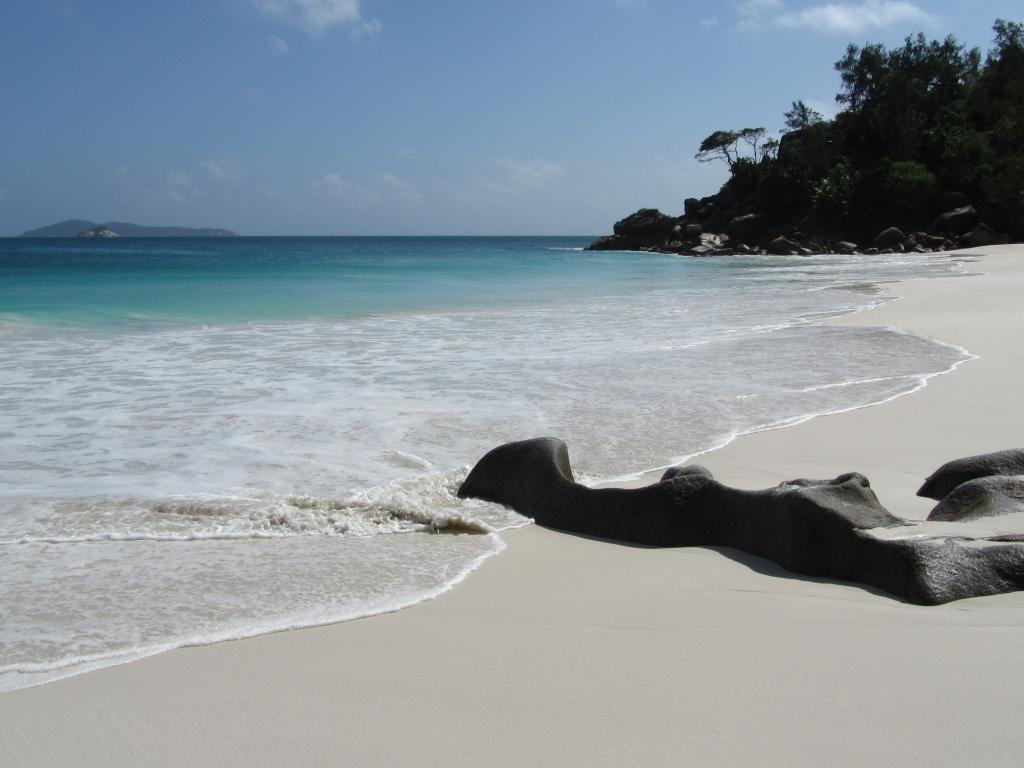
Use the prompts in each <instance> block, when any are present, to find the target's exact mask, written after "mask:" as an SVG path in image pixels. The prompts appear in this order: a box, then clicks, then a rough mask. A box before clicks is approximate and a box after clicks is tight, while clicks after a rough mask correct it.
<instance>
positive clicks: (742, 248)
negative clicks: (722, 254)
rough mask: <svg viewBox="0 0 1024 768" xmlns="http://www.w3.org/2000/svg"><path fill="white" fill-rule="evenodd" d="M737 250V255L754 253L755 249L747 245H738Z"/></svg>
mask: <svg viewBox="0 0 1024 768" xmlns="http://www.w3.org/2000/svg"><path fill="white" fill-rule="evenodd" d="M735 250H736V252H737V253H753V252H754V249H753V248H751V247H750V246H749V245H747V244H746V243H736V246H735Z"/></svg>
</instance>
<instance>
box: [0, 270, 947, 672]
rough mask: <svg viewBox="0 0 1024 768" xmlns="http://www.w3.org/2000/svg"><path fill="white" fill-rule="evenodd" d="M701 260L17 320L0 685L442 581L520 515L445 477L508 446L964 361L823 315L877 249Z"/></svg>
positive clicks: (647, 447)
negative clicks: (504, 282) (285, 302)
mask: <svg viewBox="0 0 1024 768" xmlns="http://www.w3.org/2000/svg"><path fill="white" fill-rule="evenodd" d="M939 266H940V265H939V264H938V263H935V264H930V263H929V262H927V261H925V260H923V259H919V260H915V259H913V258H906V259H903V260H901V261H898V262H897V261H893V262H891V263H888V264H886V265H884V266H883V267H881V268H885V269H892V270H895V272H893V273H891V274H892V275H893V276H913V275H920V274H928V273H929V270H932V269H934V270H938V269H939ZM692 268H693V269H694V270H697V271H698V272H699V275H698V272H695V273H694V274H693V275H690V276H689V278H688V280H687V281H683V282H680V283H678V284H671V285H661V284H655V283H652V282H651V280H650V279H648V280H647V281H646V282H644V281H643V280H638V282H637V284H636V285H633V284H632V283H629V284H624V285H623V286H618V285H616V286H610V287H608V290H607V291H603V290H602V291H595V295H594V296H591V297H590V298H580V299H575V300H572V301H571V302H570V303H566V302H562V303H559V304H546V303H544V302H532V301H531V302H525V303H524V304H522V305H521V306H519V307H518V308H515V309H501V308H495V309H493V310H487V311H484V310H478V311H474V312H437V313H417V314H406V315H391V316H383V317H366V318H359V319H353V320H344V321H339V320H321V321H302V322H291V323H241V324H235V325H219V326H197V327H191V328H177V329H174V330H173V331H172V330H161V329H152V330H148V331H135V330H128V331H124V330H110V331H96V330H92V331H90V330H82V329H79V330H74V331H69V330H67V329H63V330H62V329H46V328H40V327H37V326H33V327H32V328H14V329H10V328H8V329H6V330H5V331H4V333H3V347H4V350H3V351H4V361H5V369H4V377H5V381H4V384H5V387H4V390H3V391H2V392H0V435H3V438H2V439H3V440H4V443H5V450H4V455H3V456H2V457H0V544H2V545H3V546H2V549H0V552H2V555H3V557H0V583H4V584H5V590H4V591H2V592H0V614H2V615H3V616H4V622H3V624H2V626H0V667H2V668H6V669H8V671H9V672H10V675H8V677H7V679H4V678H2V677H0V688H2V687H4V686H7V685H12V684H13V683H10V682H9V681H10V680H12V679H17V680H26V679H28V677H18V676H19V675H28V676H29V677H32V679H38V680H44V679H50V678H49V677H47V675H50V674H51V673H52V672H53V671H54V670H57V669H58V668H61V669H63V668H66V669H74V670H81V669H85V668H87V667H89V666H90V665H106V664H108V663H116V661H110V660H111V659H114V660H118V659H119V660H125V659H128V658H134V657H137V656H138V655H140V654H143V655H144V654H148V653H151V652H156V650H160V649H163V648H167V647H177V646H178V645H183V644H191V643H195V642H212V641H213V640H216V639H220V638H223V637H228V636H232V637H233V636H246V635H247V634H256V633H258V632H261V631H272V630H273V629H276V628H286V627H290V626H304V625H309V624H312V623H323V622H327V621H334V620H338V619H339V618H344V617H348V616H355V615H366V614H367V613H372V612H379V611H380V610H391V609H393V608H395V607H398V606H401V605H406V604H410V602H415V601H417V600H420V599H425V598H424V596H429V595H434V594H437V593H439V590H443V589H447V588H448V587H450V585H451V583H453V579H455V578H456V577H457V578H462V577H463V576H464V575H465V574H466V573H468V572H469V571H468V570H467V569H470V568H471V566H472V565H473V564H474V563H477V562H478V561H479V559H480V558H482V557H485V556H486V555H487V554H488V553H491V550H492V549H493V548H495V547H497V546H499V545H498V544H497V543H495V542H496V541H497V539H496V537H494V535H493V533H491V532H492V531H500V530H503V529H505V528H507V527H510V526H515V525H520V524H523V522H524V520H523V518H521V517H519V516H518V515H515V514H514V513H511V512H510V511H508V510H503V509H501V508H499V507H497V506H496V505H489V504H484V503H482V502H468V501H462V500H459V499H458V498H457V497H456V491H457V488H458V484H459V482H460V481H461V478H462V477H464V475H465V472H466V468H467V467H468V466H469V465H471V464H472V463H473V462H475V461H476V460H477V459H478V458H479V457H480V456H481V455H483V453H484V452H486V451H487V450H489V449H490V448H492V447H494V446H495V445H498V444H500V443H503V442H507V441H510V440H517V439H522V438H526V437H533V436H538V435H555V436H558V437H562V438H564V439H565V440H566V441H567V442H568V443H569V445H570V448H571V450H572V458H573V465H574V468H576V469H577V470H578V472H579V474H580V476H581V477H582V478H584V479H585V480H586V481H587V482H595V481H596V480H597V479H599V478H608V477H615V476H622V475H623V473H634V474H636V473H640V472H642V471H645V470H647V469H648V468H650V467H656V466H665V465H666V464H665V461H666V459H667V458H670V457H676V458H675V459H673V463H674V462H675V461H677V460H679V458H680V457H690V456H693V455H698V454H699V453H702V452H704V451H706V450H711V449H712V448H714V447H718V446H720V445H722V444H724V443H726V442H728V441H729V440H731V439H733V438H734V437H735V436H736V435H738V434H743V433H746V432H750V431H758V430H762V429H772V428H778V427H780V426H785V425H789V424H794V423H798V422H799V421H801V420H806V419H807V418H812V417H814V416H815V415H820V414H824V413H834V412H838V411H842V410H850V409H852V408H859V407H865V406H866V405H869V404H873V403H877V402H884V401H885V400H887V399H891V398H893V397H898V396H900V395H902V394H905V393H907V392H909V391H912V390H913V389H915V388H917V387H919V386H923V385H924V383H925V382H926V381H927V379H928V377H930V376H933V375H938V374H940V373H943V372H946V371H948V370H952V368H954V367H955V366H956V365H958V364H959V363H960V362H962V361H963V360H965V359H967V355H966V354H965V353H964V352H963V351H961V350H957V349H955V348H952V347H948V346H943V345H941V344H937V343H935V342H934V341H933V340H929V339H924V338H921V337H918V336H914V335H912V334H906V333H904V332H902V331H899V330H897V329H892V328H871V327H857V328H852V327H841V326H828V325H822V324H821V323H820V320H821V319H822V318H829V317H835V316H838V315H841V314H843V313H847V312H851V311H857V310H861V309H864V308H867V307H871V306H876V305H877V304H878V303H880V302H881V301H884V300H887V297H885V296H881V295H879V296H873V295H871V296H866V295H863V294H861V293H857V292H851V291H845V290H844V291H827V290H822V291H816V292H813V293H809V292H807V291H804V290H802V289H803V288H807V287H830V286H835V285H840V284H850V283H858V282H869V281H870V280H872V279H874V278H875V277H876V276H877V274H878V273H879V270H880V264H879V262H875V261H873V260H863V259H855V260H853V259H851V260H844V259H841V258H833V257H830V258H829V259H820V260H816V259H810V260H806V261H804V262H798V261H796V260H793V259H787V258H775V257H772V258H766V259H763V260H759V259H752V258H746V259H742V260H729V261H723V262H721V263H720V264H710V263H707V262H706V261H705V262H704V263H697V262H694V263H693V265H692ZM743 270H752V271H754V272H756V273H757V274H756V276H757V277H758V280H756V281H742V280H737V279H734V278H735V277H737V276H744V275H745V273H744V272H743ZM901 270H902V271H901ZM698 276H703V277H702V278H701V279H697V278H698ZM598 293H599V294H600V295H596V294H598ZM434 532H448V533H452V534H453V535H445V536H435V535H431V534H432V533H434ZM463 533H468V534H471V535H462V534H463ZM399 534H400V535H399ZM473 567H475V566H473ZM40 606H42V610H41V611H40V610H34V609H36V608H39V607H40ZM153 649H156V650H153ZM68 664H69V665H71V666H67V667H62V666H61V665H68ZM26 665H28V666H26ZM32 665H40V666H38V668H36V667H32ZM15 668H17V669H24V670H36V671H12V670H15ZM36 672H39V674H40V676H38V677H36V676H35V675H36ZM62 674H63V673H62ZM11 675H13V676H14V677H11ZM19 684H20V683H19Z"/></svg>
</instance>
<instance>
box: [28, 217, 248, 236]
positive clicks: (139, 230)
mask: <svg viewBox="0 0 1024 768" xmlns="http://www.w3.org/2000/svg"><path fill="white" fill-rule="evenodd" d="M98 230H109V231H110V232H113V233H114V235H117V236H119V237H235V236H236V233H235V232H232V231H231V230H230V229H211V228H208V227H206V228H203V229H192V228H190V227H146V226H143V225H141V224H129V223H128V222H124V221H108V222H106V223H103V224H99V223H97V222H95V221H85V220H84V219H68V220H67V221H61V222H58V223H56V224H50V225H49V226H48V227H40V228H39V229H30V230H29V231H28V232H23V233H22V235H21V236H22V237H77V236H79V235H82V234H84V233H86V232H89V231H98Z"/></svg>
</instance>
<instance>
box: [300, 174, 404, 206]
mask: <svg viewBox="0 0 1024 768" xmlns="http://www.w3.org/2000/svg"><path fill="white" fill-rule="evenodd" d="M314 187H315V188H316V189H317V190H319V191H320V192H321V193H322V194H324V195H326V196H327V197H328V198H329V199H330V200H332V201H334V202H336V203H343V204H345V205H377V204H380V203H389V204H394V203H417V202H419V200H420V193H419V191H418V190H417V189H416V185H415V184H413V183H412V182H410V181H407V180H405V179H403V178H401V177H400V176H398V175H397V174H395V173H393V172H391V171H384V172H382V173H378V174H376V175H375V176H372V177H370V178H368V179H346V178H344V177H342V176H341V174H338V173H329V174H327V175H326V176H324V177H323V178H322V179H320V180H319V181H317V182H315V183H314Z"/></svg>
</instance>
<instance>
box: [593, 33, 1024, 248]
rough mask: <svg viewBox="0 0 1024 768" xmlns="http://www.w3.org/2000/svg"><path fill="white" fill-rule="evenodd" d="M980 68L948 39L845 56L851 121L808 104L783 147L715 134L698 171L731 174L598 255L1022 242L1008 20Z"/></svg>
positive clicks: (1021, 52) (1019, 79) (1018, 43)
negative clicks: (711, 167)
mask: <svg viewBox="0 0 1024 768" xmlns="http://www.w3.org/2000/svg"><path fill="white" fill-rule="evenodd" d="M993 30H994V32H995V40H994V47H993V48H992V50H990V51H989V52H988V54H987V55H983V54H982V53H981V51H979V50H978V49H976V48H974V49H967V48H966V47H964V46H963V45H961V44H960V43H959V42H957V40H956V39H955V38H954V37H952V36H950V37H947V38H946V39H945V40H941V41H939V40H933V41H931V42H929V41H927V40H926V39H925V37H924V35H920V34H919V35H916V36H911V37H908V38H907V39H906V41H905V43H904V45H903V46H902V47H899V48H894V49H887V48H886V47H885V46H883V45H879V44H874V45H867V46H865V47H863V48H859V47H858V46H856V45H850V46H849V47H848V48H847V50H846V55H845V56H844V57H843V58H842V59H840V60H839V61H838V62H836V65H835V69H836V71H837V72H838V73H839V75H840V79H841V83H842V87H841V91H840V93H839V94H838V96H837V97H836V101H837V102H838V103H839V104H841V105H843V109H842V110H841V111H840V112H839V113H838V114H837V115H836V116H835V118H834V119H831V120H826V119H825V118H824V117H823V116H822V115H821V114H819V113H818V112H816V111H815V110H814V109H812V108H811V107H809V106H808V105H807V104H805V103H804V102H802V101H796V102H794V103H793V105H792V109H791V110H790V111H789V112H787V113H785V115H784V118H785V129H784V130H783V131H782V135H781V136H780V138H778V139H776V138H775V137H774V136H772V135H770V134H769V133H768V131H767V130H766V129H765V128H742V129H738V130H716V131H714V132H713V133H711V134H710V135H709V136H708V137H707V138H706V139H704V141H703V142H702V143H701V145H700V148H699V150H698V152H697V155H696V158H697V160H699V161H701V162H712V161H718V162H722V163H724V164H725V165H726V166H727V167H728V168H729V179H728V181H726V182H725V184H724V185H723V186H722V188H721V190H720V191H719V192H718V193H717V194H714V195H711V196H710V197H705V198H703V199H700V200H698V199H695V198H690V199H687V200H686V201H685V203H684V206H683V208H684V210H683V211H682V215H679V214H678V213H677V214H676V215H668V214H665V213H662V212H661V211H658V210H657V209H652V208H642V209H641V210H639V211H637V212H636V213H634V214H632V215H630V216H627V217H626V218H624V219H622V220H620V221H618V222H616V224H615V227H614V230H613V231H614V234H612V235H608V236H605V237H601V238H599V239H597V240H596V241H594V243H592V244H591V246H590V248H591V249H592V250H649V251H660V252H667V253H678V254H686V255H693V256H714V255H718V254H730V253H774V254H780V255H781V254H794V255H795V254H803V255H808V254H810V253H865V254H873V253H892V252H902V251H917V252H925V251H939V250H949V249H953V248H962V247H971V246H984V245H990V244H993V243H999V242H1008V241H1013V242H1021V241H1024V26H1022V25H1021V24H1019V23H1015V22H1009V21H1004V20H1002V19H999V20H997V21H996V22H995V24H994V26H993Z"/></svg>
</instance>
